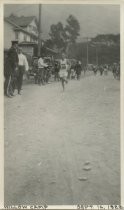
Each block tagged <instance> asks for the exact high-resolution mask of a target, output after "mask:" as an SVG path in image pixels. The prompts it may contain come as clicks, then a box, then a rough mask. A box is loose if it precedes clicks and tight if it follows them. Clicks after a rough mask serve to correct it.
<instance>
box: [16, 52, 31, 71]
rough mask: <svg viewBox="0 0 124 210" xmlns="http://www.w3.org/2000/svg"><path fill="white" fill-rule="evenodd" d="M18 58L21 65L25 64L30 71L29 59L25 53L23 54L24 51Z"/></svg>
mask: <svg viewBox="0 0 124 210" xmlns="http://www.w3.org/2000/svg"><path fill="white" fill-rule="evenodd" d="M18 58H19V63H18V64H19V66H24V67H25V70H26V71H28V69H29V66H28V61H27V58H26V56H25V55H23V54H22V53H20V54H18Z"/></svg>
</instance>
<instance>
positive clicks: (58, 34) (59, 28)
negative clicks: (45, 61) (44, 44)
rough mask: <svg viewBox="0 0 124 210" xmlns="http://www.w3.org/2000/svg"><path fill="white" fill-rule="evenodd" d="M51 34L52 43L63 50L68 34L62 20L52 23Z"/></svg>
mask: <svg viewBox="0 0 124 210" xmlns="http://www.w3.org/2000/svg"><path fill="white" fill-rule="evenodd" d="M49 35H50V37H51V40H52V43H53V44H54V46H56V47H57V48H58V50H63V49H64V48H65V43H66V42H65V36H66V34H65V30H64V27H63V24H62V23H61V22H58V23H57V24H56V25H55V24H53V25H51V27H50V33H49Z"/></svg>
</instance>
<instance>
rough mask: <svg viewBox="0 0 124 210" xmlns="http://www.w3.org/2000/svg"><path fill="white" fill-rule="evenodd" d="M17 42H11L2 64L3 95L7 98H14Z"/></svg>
mask: <svg viewBox="0 0 124 210" xmlns="http://www.w3.org/2000/svg"><path fill="white" fill-rule="evenodd" d="M17 49H18V41H12V46H11V48H10V49H9V51H8V53H7V57H6V59H5V61H4V62H5V63H4V76H5V82H4V93H5V95H6V96H8V97H12V96H14V91H15V87H16V79H15V73H16V68H17V66H18V61H19V59H18V53H17Z"/></svg>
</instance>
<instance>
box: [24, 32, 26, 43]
mask: <svg viewBox="0 0 124 210" xmlns="http://www.w3.org/2000/svg"><path fill="white" fill-rule="evenodd" d="M24 41H25V42H26V41H27V35H26V34H24Z"/></svg>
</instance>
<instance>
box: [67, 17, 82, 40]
mask: <svg viewBox="0 0 124 210" xmlns="http://www.w3.org/2000/svg"><path fill="white" fill-rule="evenodd" d="M66 21H67V25H66V26H65V32H66V36H67V39H68V41H69V42H71V43H75V42H76V39H77V37H78V36H79V31H80V25H79V22H78V20H77V19H76V18H75V17H74V16H73V15H69V17H68V18H67V20H66Z"/></svg>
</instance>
